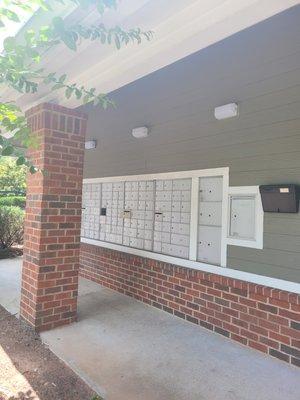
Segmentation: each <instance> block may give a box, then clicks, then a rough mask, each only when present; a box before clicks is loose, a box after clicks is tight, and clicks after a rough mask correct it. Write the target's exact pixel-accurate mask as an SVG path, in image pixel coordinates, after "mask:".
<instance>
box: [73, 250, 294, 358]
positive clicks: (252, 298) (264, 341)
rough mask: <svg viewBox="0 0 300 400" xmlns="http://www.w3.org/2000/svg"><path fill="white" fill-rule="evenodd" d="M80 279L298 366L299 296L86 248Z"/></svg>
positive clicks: (144, 259)
mask: <svg viewBox="0 0 300 400" xmlns="http://www.w3.org/2000/svg"><path fill="white" fill-rule="evenodd" d="M80 275H81V276H82V277H84V278H87V279H91V280H93V281H95V282H97V283H100V284H101V285H104V286H106V287H108V288H110V289H113V290H117V291H118V292H120V293H123V294H126V295H128V296H131V297H134V298H135V299H137V300H140V301H142V302H144V303H147V304H149V305H152V306H154V307H157V308H159V309H161V310H164V311H167V312H169V313H170V314H174V315H176V316H177V317H180V318H183V319H185V320H187V321H189V322H192V323H195V324H198V325H201V326H202V327H204V328H207V329H210V330H212V331H214V332H216V333H219V334H221V335H224V336H226V337H228V338H231V339H233V340H235V341H237V342H239V343H242V344H244V345H246V346H250V347H252V348H254V349H256V350H259V351H262V352H264V353H268V354H270V355H271V356H274V357H277V358H279V359H280V360H283V361H286V362H289V363H292V364H293V365H296V366H300V295H297V294H294V293H288V292H285V291H281V290H277V289H272V288H269V287H265V286H260V285H256V284H252V283H247V282H244V281H240V280H236V279H231V278H226V277H222V276H220V275H215V274H210V273H206V272H201V271H197V270H192V269H188V268H183V267H178V266H175V265H170V264H166V263H163V262H159V261H155V260H151V259H147V258H142V257H137V256H133V255H129V254H126V253H122V252H118V251H114V250H109V249H104V248H101V247H98V246H93V245H89V244H81V251H80Z"/></svg>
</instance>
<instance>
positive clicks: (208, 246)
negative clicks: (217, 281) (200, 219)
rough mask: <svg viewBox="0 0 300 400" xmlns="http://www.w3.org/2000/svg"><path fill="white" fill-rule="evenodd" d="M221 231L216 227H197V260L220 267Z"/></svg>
mask: <svg viewBox="0 0 300 400" xmlns="http://www.w3.org/2000/svg"><path fill="white" fill-rule="evenodd" d="M221 241H222V231H221V228H220V227H217V226H199V230H198V256H197V260H198V261H202V262H205V263H210V264H215V265H220V262H221Z"/></svg>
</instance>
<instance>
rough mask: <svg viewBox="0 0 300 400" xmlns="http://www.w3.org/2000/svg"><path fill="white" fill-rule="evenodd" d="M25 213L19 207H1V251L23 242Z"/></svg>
mask: <svg viewBox="0 0 300 400" xmlns="http://www.w3.org/2000/svg"><path fill="white" fill-rule="evenodd" d="M23 223H24V211H23V210H21V208H19V207H8V206H3V207H0V249H8V248H10V247H11V246H12V245H14V244H21V243H22V242H23V232H24V230H23Z"/></svg>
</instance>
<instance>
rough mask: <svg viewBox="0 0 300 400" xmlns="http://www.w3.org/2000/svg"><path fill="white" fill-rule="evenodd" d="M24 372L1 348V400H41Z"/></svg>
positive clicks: (0, 347)
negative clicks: (19, 369)
mask: <svg viewBox="0 0 300 400" xmlns="http://www.w3.org/2000/svg"><path fill="white" fill-rule="evenodd" d="M7 350H9V349H7ZM22 372H23V373H24V372H25V371H18V370H17V368H16V367H15V366H14V364H13V362H12V360H11V359H10V357H9V356H8V355H7V353H6V352H5V350H4V349H3V347H2V346H0V400H2V398H3V400H6V399H9V400H40V397H39V396H38V395H37V394H36V392H35V391H34V390H33V388H32V387H31V385H30V383H29V382H28V381H27V379H26V378H25V377H24V376H23V375H22Z"/></svg>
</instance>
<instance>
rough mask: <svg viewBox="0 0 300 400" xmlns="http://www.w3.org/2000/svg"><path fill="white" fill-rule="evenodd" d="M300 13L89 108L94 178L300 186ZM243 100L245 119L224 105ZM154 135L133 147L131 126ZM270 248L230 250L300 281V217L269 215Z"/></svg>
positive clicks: (231, 260)
mask: <svg viewBox="0 0 300 400" xmlns="http://www.w3.org/2000/svg"><path fill="white" fill-rule="evenodd" d="M299 18H300V6H299V7H295V8H293V9H292V10H289V11H287V12H285V13H283V14H281V15H277V16H275V17H273V18H271V19H269V20H267V21H264V22H262V23H261V24H258V25H256V26H254V27H251V28H250V29H247V30H245V31H243V32H240V33H238V34H237V35H234V36H232V37H230V38H228V39H226V40H224V41H222V42H220V43H217V44H215V45H213V46H211V47H209V48H207V49H204V50H202V51H200V52H199V53H196V54H195V55H192V56H190V57H187V58H186V59H184V60H181V61H180V62H177V63H175V64H173V65H171V66H168V67H166V68H164V69H162V70H160V71H157V72H156V73H153V74H151V75H149V76H147V77H145V78H143V79H140V80H138V81H136V82H134V83H132V84H130V85H127V86H126V87H124V88H121V89H119V90H118V91H116V92H115V93H113V94H112V96H111V97H112V98H113V99H114V100H115V101H116V103H117V105H118V107H117V109H116V110H108V111H105V112H102V111H101V110H99V109H92V108H88V109H87V110H88V111H89V127H88V132H89V135H90V137H91V138H94V137H95V138H97V139H99V146H98V147H97V149H96V150H94V151H90V152H87V153H86V164H85V177H88V178H93V177H101V176H114V175H127V174H143V173H155V172H166V171H179V170H189V169H205V168H216V167H224V166H228V167H229V168H230V185H232V186H247V185H261V184H272V183H297V184H300V134H299V133H300V68H299V65H300V42H299V37H300V25H299ZM232 101H236V102H238V103H239V106H240V115H239V117H238V118H237V119H231V120H227V121H216V120H215V119H214V116H213V110H214V107H215V106H218V105H221V104H226V103H228V102H232ZM141 125H147V126H149V128H150V135H149V137H148V138H146V139H144V140H136V139H133V138H132V137H131V135H130V132H131V130H132V128H134V127H136V126H141ZM264 229H265V234H264V249H263V250H255V249H245V248H241V247H234V246H229V251H228V266H230V267H232V268H236V269H239V270H244V271H248V272H253V273H256V274H261V275H267V276H272V277H276V278H281V279H285V280H292V281H296V282H300V253H299V247H300V214H298V215H291V214H287V215H284V214H281V215H274V214H269V213H268V214H265V227H264Z"/></svg>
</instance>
